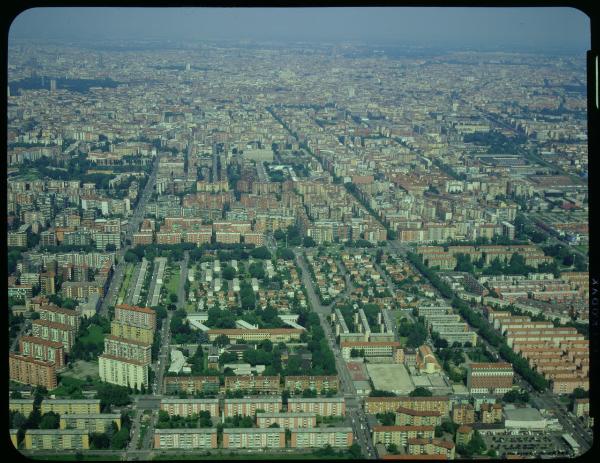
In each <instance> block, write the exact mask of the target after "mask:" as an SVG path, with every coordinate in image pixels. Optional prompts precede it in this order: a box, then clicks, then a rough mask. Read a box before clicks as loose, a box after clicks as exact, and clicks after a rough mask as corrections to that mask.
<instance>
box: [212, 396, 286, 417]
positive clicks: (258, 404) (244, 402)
mask: <svg viewBox="0 0 600 463" xmlns="http://www.w3.org/2000/svg"><path fill="white" fill-rule="evenodd" d="M282 405H283V402H282V400H281V397H245V398H243V399H225V400H224V403H223V414H224V416H225V417H231V416H235V415H240V416H254V415H256V412H257V411H258V410H262V411H264V412H270V413H275V412H279V411H281V408H282Z"/></svg>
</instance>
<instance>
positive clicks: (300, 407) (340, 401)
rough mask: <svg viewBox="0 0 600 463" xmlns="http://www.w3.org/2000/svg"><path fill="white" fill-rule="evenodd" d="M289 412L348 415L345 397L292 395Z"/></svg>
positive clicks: (289, 400) (289, 401)
mask: <svg viewBox="0 0 600 463" xmlns="http://www.w3.org/2000/svg"><path fill="white" fill-rule="evenodd" d="M288 412H293V413H316V414H317V415H320V416H346V400H345V399H344V398H343V397H315V398H300V397H290V398H289V399H288Z"/></svg>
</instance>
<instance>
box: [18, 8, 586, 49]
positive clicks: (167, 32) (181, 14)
mask: <svg viewBox="0 0 600 463" xmlns="http://www.w3.org/2000/svg"><path fill="white" fill-rule="evenodd" d="M13 38H44V39H51V38H56V39H61V38H65V39H93V40H101V39H139V40H143V39H174V40H181V39H209V40H211V39H214V40H219V39H249V40H275V41H277V40H300V41H302V40H305V41H350V40H358V41H370V42H396V43H399V44H403V43H404V44H405V43H411V44H422V45H440V44H447V45H449V46H467V47H476V46H477V45H481V46H483V47H490V46H495V45H499V46H507V47H514V46H519V45H526V46H528V47H533V48H538V49H554V48H563V49H572V50H574V51H584V50H587V49H588V48H590V21H589V18H588V17H587V16H586V15H585V14H583V13H582V12H580V11H579V10H576V9H572V8H375V7H367V8H356V7H354V8H289V9H287V8H286V9H283V8H282V9H278V8H239V9H238V8H231V9H230V8H222V9H218V8H210V9H209V8H163V9H160V8H35V9H30V10H26V11H24V12H23V13H21V14H20V15H19V16H18V17H17V18H16V19H15V21H14V22H13V24H12V26H11V29H10V35H9V40H10V39H13Z"/></svg>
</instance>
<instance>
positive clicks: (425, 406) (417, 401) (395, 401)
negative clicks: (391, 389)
mask: <svg viewBox="0 0 600 463" xmlns="http://www.w3.org/2000/svg"><path fill="white" fill-rule="evenodd" d="M364 407H365V412H367V413H370V414H376V413H386V412H395V411H396V410H397V409H398V407H404V408H410V409H412V410H417V411H438V412H440V413H441V414H442V415H443V416H447V415H448V414H449V413H450V399H449V398H448V396H431V397H365V401H364Z"/></svg>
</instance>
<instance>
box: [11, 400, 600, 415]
mask: <svg viewBox="0 0 600 463" xmlns="http://www.w3.org/2000/svg"><path fill="white" fill-rule="evenodd" d="M11 410H12V408H11ZM573 413H574V414H575V416H576V417H580V416H587V415H589V414H590V399H588V398H583V399H575V402H574V403H573ZM26 416H27V415H26Z"/></svg>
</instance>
